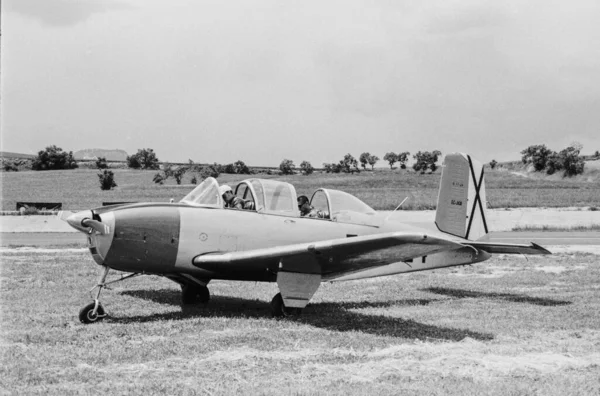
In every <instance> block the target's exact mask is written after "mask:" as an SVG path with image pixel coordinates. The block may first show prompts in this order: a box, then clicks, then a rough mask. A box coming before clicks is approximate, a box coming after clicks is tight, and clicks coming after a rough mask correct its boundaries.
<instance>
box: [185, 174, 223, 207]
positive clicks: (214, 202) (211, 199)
mask: <svg viewBox="0 0 600 396" xmlns="http://www.w3.org/2000/svg"><path fill="white" fill-rule="evenodd" d="M179 202H182V203H186V204H188V205H202V206H212V207H215V208H222V207H223V201H222V198H221V196H220V195H219V183H218V182H217V181H216V180H215V179H214V178H212V177H207V178H206V179H205V180H204V181H203V182H202V183H200V184H199V185H198V187H196V188H194V189H193V190H192V192H190V193H189V194H188V195H186V196H185V197H183V199H182V200H181V201H179Z"/></svg>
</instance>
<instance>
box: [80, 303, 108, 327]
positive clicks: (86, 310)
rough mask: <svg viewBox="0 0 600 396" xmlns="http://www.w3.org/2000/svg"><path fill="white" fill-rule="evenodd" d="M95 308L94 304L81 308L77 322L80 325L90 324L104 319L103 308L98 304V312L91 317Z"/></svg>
mask: <svg viewBox="0 0 600 396" xmlns="http://www.w3.org/2000/svg"><path fill="white" fill-rule="evenodd" d="M95 306H96V303H95V302H93V303H89V304H88V305H86V306H85V307H83V308H81V310H80V311H79V321H80V322H81V323H85V324H90V323H95V322H98V321H100V320H102V319H104V317H105V316H106V313H105V312H104V308H103V307H102V305H100V304H98V311H96V315H93V312H94V307H95Z"/></svg>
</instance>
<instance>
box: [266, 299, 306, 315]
mask: <svg viewBox="0 0 600 396" xmlns="http://www.w3.org/2000/svg"><path fill="white" fill-rule="evenodd" d="M301 313H302V308H288V307H286V306H285V304H284V303H283V297H281V293H277V294H276V295H275V297H273V299H272V300H271V314H272V315H273V317H274V318H284V317H288V316H300V314H301Z"/></svg>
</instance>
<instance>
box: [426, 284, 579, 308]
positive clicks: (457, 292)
mask: <svg viewBox="0 0 600 396" xmlns="http://www.w3.org/2000/svg"><path fill="white" fill-rule="evenodd" d="M421 291H427V292H430V293H435V294H441V295H445V296H449V297H455V298H490V299H496V300H505V301H510V302H518V303H527V304H534V305H543V306H557V305H569V304H572V302H571V301H561V300H553V299H550V298H543V297H529V296H526V295H524V294H512V293H487V292H481V291H474V290H464V289H451V288H447V287H429V288H427V289H421Z"/></svg>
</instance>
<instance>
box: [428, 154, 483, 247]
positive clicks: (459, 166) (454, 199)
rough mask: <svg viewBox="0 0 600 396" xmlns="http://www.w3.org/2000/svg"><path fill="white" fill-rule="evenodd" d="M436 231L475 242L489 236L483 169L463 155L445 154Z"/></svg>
mask: <svg viewBox="0 0 600 396" xmlns="http://www.w3.org/2000/svg"><path fill="white" fill-rule="evenodd" d="M435 224H436V226H437V228H438V229H439V230H440V231H442V232H445V233H447V234H451V235H455V236H458V237H461V238H466V239H471V240H477V239H481V238H482V237H484V236H485V235H486V234H487V233H488V226H487V220H486V199H485V181H484V178H483V166H482V165H481V163H480V162H479V161H476V160H473V159H471V157H469V156H468V155H466V154H462V153H453V154H448V155H447V156H446V158H445V159H444V164H443V165H442V180H441V181H440V192H439V195H438V202H437V212H436V214H435Z"/></svg>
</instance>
